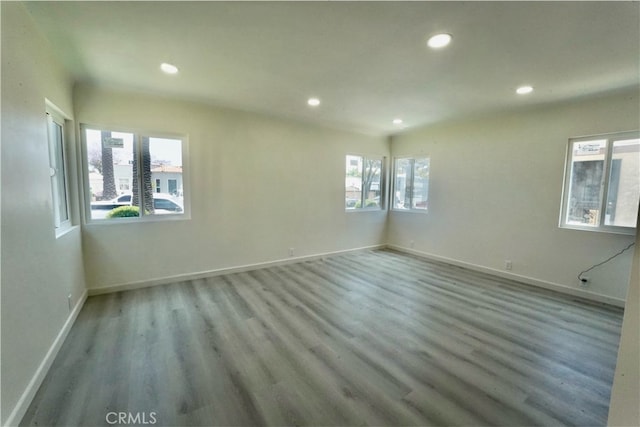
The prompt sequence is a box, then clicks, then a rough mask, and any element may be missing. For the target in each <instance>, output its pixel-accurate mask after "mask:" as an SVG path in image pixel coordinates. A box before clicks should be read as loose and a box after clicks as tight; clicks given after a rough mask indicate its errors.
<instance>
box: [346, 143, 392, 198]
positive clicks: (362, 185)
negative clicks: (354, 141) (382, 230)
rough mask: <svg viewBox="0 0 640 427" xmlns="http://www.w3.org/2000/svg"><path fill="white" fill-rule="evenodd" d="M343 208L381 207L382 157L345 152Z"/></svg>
mask: <svg viewBox="0 0 640 427" xmlns="http://www.w3.org/2000/svg"><path fill="white" fill-rule="evenodd" d="M346 166H347V168H346V174H345V209H347V210H356V209H382V183H383V182H384V180H383V179H382V166H383V159H382V158H380V157H378V158H368V157H363V156H355V155H351V154H347V162H346Z"/></svg>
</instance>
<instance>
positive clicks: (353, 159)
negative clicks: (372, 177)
mask: <svg viewBox="0 0 640 427" xmlns="http://www.w3.org/2000/svg"><path fill="white" fill-rule="evenodd" d="M346 161H347V165H346V173H345V193H344V194H345V208H346V209H356V208H359V207H361V206H362V162H363V158H362V157H360V156H351V155H347V157H346Z"/></svg>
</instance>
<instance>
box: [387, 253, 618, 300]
mask: <svg viewBox="0 0 640 427" xmlns="http://www.w3.org/2000/svg"><path fill="white" fill-rule="evenodd" d="M387 247H388V248H389V249H393V250H395V251H398V252H404V253H407V254H411V255H415V256H418V257H421V258H426V259H430V260H434V261H440V262H444V263H447V264H451V265H455V266H458V267H463V268H468V269H469V270H474V271H479V272H481V273H488V274H492V275H494V276H498V277H503V278H505V279H511V280H515V281H517V282H520V283H524V284H526V285H532V286H537V287H539V288H544V289H550V290H553V291H556V292H560V293H563V294H567V295H572V296H576V297H580V298H584V299H587V300H590V301H595V302H600V303H604V304H609V305H613V306H616V307H624V305H625V300H623V299H619V298H614V297H610V296H607V295H602V294H598V293H595V292H589V291H585V290H583V289H577V288H572V287H569V286H566V285H561V284H559V283H553V282H547V281H545V280H540V279H535V278H533V277H528V276H522V275H519V274H515V273H509V272H507V271H502V270H497V269H495V268H489V267H484V266H482V265H477V264H472V263H468V262H465V261H459V260H456V259H453V258H447V257H443V256H440V255H434V254H430V253H427V252H421V251H416V250H415V249H409V248H405V247H403V246H398V245H391V244H389V245H387Z"/></svg>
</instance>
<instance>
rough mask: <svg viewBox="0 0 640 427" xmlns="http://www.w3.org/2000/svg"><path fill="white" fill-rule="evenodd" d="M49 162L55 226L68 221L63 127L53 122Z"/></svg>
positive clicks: (50, 134) (50, 133) (50, 130)
mask: <svg viewBox="0 0 640 427" xmlns="http://www.w3.org/2000/svg"><path fill="white" fill-rule="evenodd" d="M49 138H50V139H51V140H50V141H49V161H50V167H51V194H52V200H53V209H54V221H55V226H56V228H57V227H60V225H61V224H62V223H63V222H65V221H68V220H69V211H68V209H67V191H66V183H65V179H66V173H65V168H64V137H63V126H62V124H60V123H56V122H55V121H51V122H50V128H49Z"/></svg>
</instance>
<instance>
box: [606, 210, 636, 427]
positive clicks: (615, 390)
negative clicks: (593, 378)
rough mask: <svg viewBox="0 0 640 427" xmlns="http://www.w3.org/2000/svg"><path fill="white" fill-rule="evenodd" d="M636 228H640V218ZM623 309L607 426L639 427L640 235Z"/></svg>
mask: <svg viewBox="0 0 640 427" xmlns="http://www.w3.org/2000/svg"><path fill="white" fill-rule="evenodd" d="M636 229H640V215H639V216H638V221H637V226H636ZM634 250H635V251H634V256H633V266H632V268H631V281H630V282H629V292H628V293H627V304H626V305H625V307H624V319H623V321H622V332H621V335H620V347H618V361H617V363H616V371H615V374H614V377H613V387H612V388H611V403H610V405H609V419H608V421H607V425H608V426H640V407H639V406H638V402H640V364H639V363H638V361H640V233H638V234H637V235H636V245H635V247H634Z"/></svg>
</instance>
